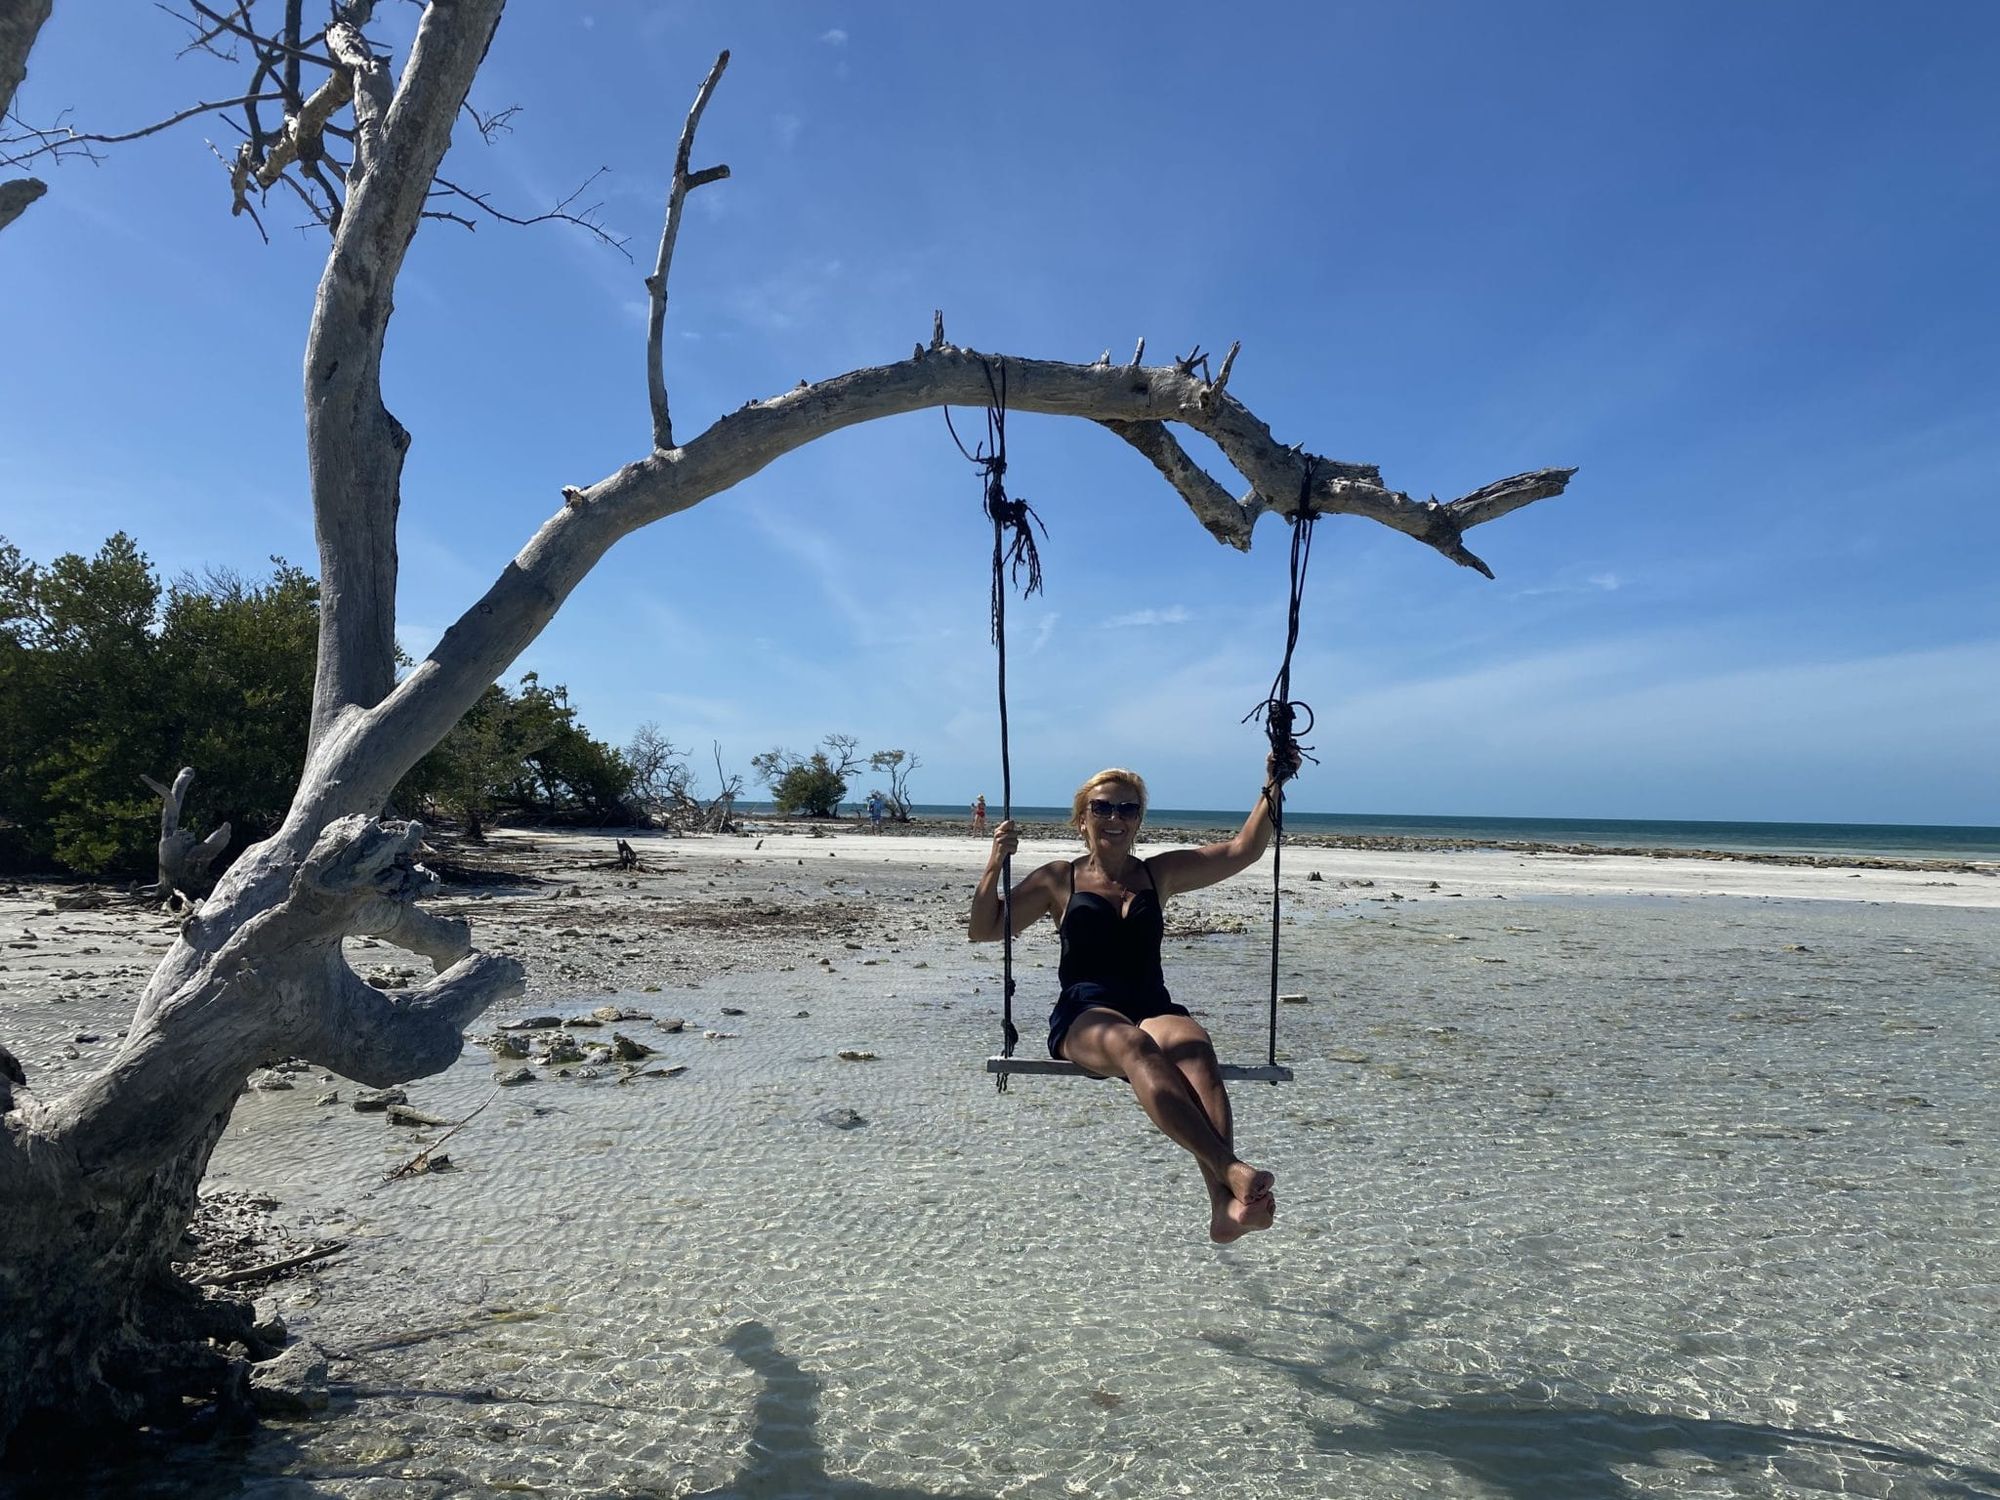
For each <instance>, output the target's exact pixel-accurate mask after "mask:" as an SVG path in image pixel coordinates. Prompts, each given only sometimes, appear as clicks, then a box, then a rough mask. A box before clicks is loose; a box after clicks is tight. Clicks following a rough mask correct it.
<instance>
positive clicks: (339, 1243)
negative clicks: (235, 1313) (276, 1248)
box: [195, 1240, 347, 1286]
mask: <svg viewBox="0 0 2000 1500" xmlns="http://www.w3.org/2000/svg"><path fill="white" fill-rule="evenodd" d="M346 1248H347V1241H345V1240H334V1241H333V1242H331V1243H330V1244H325V1245H315V1246H314V1247H313V1248H312V1249H310V1250H301V1251H300V1252H299V1253H298V1254H296V1255H287V1256H285V1257H284V1258H283V1259H281V1260H272V1261H266V1262H265V1263H264V1264H263V1265H261V1266H245V1267H243V1268H242V1269H241V1270H237V1271H217V1272H216V1273H215V1274H214V1275H213V1276H204V1277H202V1278H201V1279H200V1280H199V1281H197V1282H196V1283H195V1285H196V1286H237V1285H240V1284H241V1283H243V1282H246V1281H257V1280H259V1279H261V1278H262V1277H265V1276H275V1275H277V1274H278V1272H280V1271H289V1270H291V1269H292V1268H293V1267H294V1266H303V1265H308V1264H310V1263H311V1262H313V1261H316V1260H325V1259H326V1258H327V1257H328V1256H329V1255H338V1254H340V1252H341V1251H343V1250H345V1249H346Z"/></svg>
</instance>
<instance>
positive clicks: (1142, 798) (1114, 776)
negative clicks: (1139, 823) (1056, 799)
mask: <svg viewBox="0 0 2000 1500" xmlns="http://www.w3.org/2000/svg"><path fill="white" fill-rule="evenodd" d="M1107 781H1122V782H1124V783H1125V784H1126V785H1127V786H1130V787H1134V788H1136V789H1137V791H1138V793H1139V816H1140V817H1142V818H1143V817H1144V816H1145V815H1146V778H1145V777H1143V776H1141V775H1140V774H1139V773H1138V772H1137V771H1128V770H1126V769H1125V768H1124V767H1123V766H1107V767H1105V768H1104V769H1103V770H1102V771H1099V772H1098V773H1097V774H1096V775H1095V776H1093V777H1091V778H1090V780H1088V781H1086V782H1085V783H1084V784H1083V785H1082V786H1080V787H1078V788H1077V789H1076V795H1075V796H1074V797H1072V798H1070V802H1069V820H1070V822H1072V823H1074V824H1076V825H1077V826H1078V827H1079V828H1080V827H1082V826H1083V809H1084V807H1085V806H1086V805H1087V804H1088V803H1089V802H1090V794H1091V793H1092V792H1093V791H1095V790H1096V789H1097V788H1098V787H1101V786H1103V785H1104V783H1105V782H1107Z"/></svg>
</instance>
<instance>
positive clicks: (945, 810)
mask: <svg viewBox="0 0 2000 1500" xmlns="http://www.w3.org/2000/svg"><path fill="white" fill-rule="evenodd" d="M991 807H992V815H993V816H994V817H998V816H999V806H998V804H997V803H994V804H992V805H991ZM914 811H915V813H916V815H917V816H918V817H922V818H957V819H963V818H964V817H965V815H966V810H965V808H963V807H961V806H958V805H956V804H954V805H951V806H940V805H935V804H925V803H919V804H917V806H916V807H915V808H914ZM1014 812H1015V816H1016V817H1019V818H1023V819H1028V820H1032V821H1036V822H1057V823H1060V822H1064V821H1067V819H1068V817H1069V809H1068V808H1066V807H1040V806H1026V805H1023V806H1020V807H1017V808H1015V809H1014ZM1147 817H1148V818H1149V819H1150V820H1151V821H1152V822H1153V823H1154V824H1155V825H1171V826H1173V827H1177V828H1234V827H1236V826H1237V825H1238V824H1240V823H1241V822H1242V821H1243V810H1242V809H1235V810H1223V811H1212V810H1206V809H1199V808H1176V807H1157V808H1154V809H1152V811H1151V812H1149V813H1148V814H1147ZM1285 829H1286V831H1287V832H1288V833H1292V834H1321V835H1338V836H1344V837H1353V838H1396V839H1416V840H1422V841H1424V842H1426V843H1439V844H1452V843H1467V844H1475V843H1477V844H1490V843H1537V844H1587V845H1591V846H1594V847H1599V848H1607V849H1716V850H1726V851H1731V852H1746V853H1793V854H1872V855H1881V856H1886V857H1890V858H1898V859H1965V860H2000V828H1980V827H1973V826H1948V825H1927V824H1903V823H1724V822H1695V821H1677V820H1670V819H1658V818H1488V817H1478V816H1466V817H1439V816H1428V815H1418V814H1400V813H1310V812H1299V811H1296V810H1294V811H1288V812H1287V813H1286V815H1285Z"/></svg>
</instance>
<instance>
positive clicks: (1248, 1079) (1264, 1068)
mask: <svg viewBox="0 0 2000 1500" xmlns="http://www.w3.org/2000/svg"><path fill="white" fill-rule="evenodd" d="M986 1071H987V1072H989V1073H1001V1074H1006V1073H1030V1074H1034V1075H1036V1076H1038V1077H1043V1078H1088V1077H1090V1076H1091V1075H1090V1074H1088V1073H1086V1072H1084V1071H1083V1069H1081V1068H1079V1067H1078V1066H1077V1065H1076V1064H1075V1063H1073V1062H1060V1061H1058V1060H1057V1059H1055V1058H1053V1057H989V1058H987V1059H986ZM1221 1072H1222V1076H1223V1078H1224V1080H1225V1081H1227V1082H1230V1083H1290V1082H1291V1081H1292V1070H1291V1069H1290V1068H1288V1067H1286V1066H1285V1065H1284V1064H1282V1063H1223V1064H1222V1065H1221Z"/></svg>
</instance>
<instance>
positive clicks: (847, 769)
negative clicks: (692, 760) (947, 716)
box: [750, 734, 923, 823]
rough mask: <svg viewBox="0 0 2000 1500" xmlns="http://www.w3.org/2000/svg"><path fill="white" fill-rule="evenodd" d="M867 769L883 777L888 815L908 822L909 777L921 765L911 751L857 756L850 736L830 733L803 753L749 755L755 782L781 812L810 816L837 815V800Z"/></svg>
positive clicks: (855, 742)
mask: <svg viewBox="0 0 2000 1500" xmlns="http://www.w3.org/2000/svg"><path fill="white" fill-rule="evenodd" d="M863 765H866V766H867V767H868V768H869V769H870V770H873V771H881V772H883V773H884V774H886V775H887V777H888V779H889V785H888V787H887V789H886V790H885V789H883V788H880V787H877V788H876V789H875V790H876V791H877V792H879V793H880V795H881V797H882V800H883V802H884V803H885V804H886V806H887V810H888V814H889V816H890V817H892V818H894V819H895V820H896V821H897V822H899V823H907V822H909V821H910V773H911V772H912V771H915V770H916V769H917V768H918V767H920V766H921V765H923V761H922V760H920V759H919V758H918V757H917V755H916V754H915V752H913V751H909V750H877V751H874V752H873V753H871V754H870V755H868V756H866V757H865V758H864V757H863V756H862V754H861V741H860V740H858V739H857V738H855V737H854V736H853V735H851V734H830V735H828V736H827V737H826V738H825V739H823V740H821V741H820V742H819V748H818V749H817V750H814V751H812V752H810V753H809V754H806V755H800V754H798V753H797V752H795V751H791V750H786V749H783V748H773V749H770V750H766V751H765V752H764V753H763V754H761V755H753V756H751V757H750V767H751V769H752V770H753V771H755V772H756V773H757V779H758V780H759V781H762V782H763V783H764V785H766V786H768V787H769V788H770V789H771V800H772V802H773V803H774V804H775V805H776V807H777V809H778V811H779V812H781V813H796V814H801V815H803V816H805V817H809V818H832V817H837V816H839V813H840V804H841V800H842V799H843V798H844V797H846V796H847V789H848V786H849V784H850V782H851V779H852V778H853V775H854V773H855V772H856V771H858V770H860V769H861V767H862V766H863Z"/></svg>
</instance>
